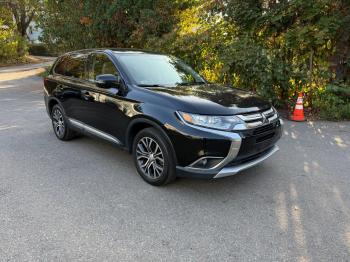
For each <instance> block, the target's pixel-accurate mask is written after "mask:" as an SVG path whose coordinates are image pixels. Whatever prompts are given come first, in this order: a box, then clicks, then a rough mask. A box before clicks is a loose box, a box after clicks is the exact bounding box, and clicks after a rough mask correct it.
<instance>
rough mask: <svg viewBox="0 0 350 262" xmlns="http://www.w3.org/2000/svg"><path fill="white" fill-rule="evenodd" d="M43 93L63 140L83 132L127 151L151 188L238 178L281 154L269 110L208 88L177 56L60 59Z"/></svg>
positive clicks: (112, 53)
mask: <svg viewBox="0 0 350 262" xmlns="http://www.w3.org/2000/svg"><path fill="white" fill-rule="evenodd" d="M44 86H45V87H44V91H45V103H46V108H47V112H48V114H49V115H50V118H51V120H52V125H53V129H54V132H55V134H56V136H57V138H58V139H60V140H70V139H72V138H73V137H75V136H76V135H77V134H79V133H81V134H88V135H94V136H97V137H100V138H103V139H105V140H108V141H110V142H112V143H114V144H116V145H118V146H120V147H122V148H125V149H127V150H128V151H129V152H130V153H132V154H133V157H134V161H135V165H136V169H137V171H138V173H139V174H140V175H141V177H142V178H143V179H144V180H145V181H146V182H148V183H150V184H152V185H163V184H166V183H168V182H170V181H172V180H174V179H175V178H176V176H186V177H188V176H190V177H197V178H219V177H225V176H230V175H234V174H236V173H237V172H239V171H241V170H244V169H246V168H249V167H251V166H254V165H256V164H258V163H260V162H261V161H263V160H265V159H266V158H268V157H269V156H271V155H272V154H273V153H275V152H276V151H277V150H278V147H277V146H276V145H275V143H276V142H277V140H278V139H279V138H280V137H281V126H282V125H283V123H282V120H281V119H280V118H279V115H278V113H277V111H276V110H275V109H274V108H273V107H272V106H271V105H270V103H268V102H266V101H264V100H263V99H261V98H260V97H258V96H256V95H254V94H251V93H249V92H246V91H243V90H239V89H233V88H231V87H227V86H222V85H218V84H212V83H209V82H207V81H206V80H205V79H204V78H203V77H201V76H200V75H199V74H198V73H196V72H195V71H194V70H193V69H192V68H191V67H190V66H188V65H186V64H185V63H184V62H182V61H181V60H180V59H178V58H176V57H173V56H168V55H163V54H158V53H152V52H146V51H142V50H130V49H108V50H106V49H103V50H102V49H93V50H82V51H75V52H70V53H67V54H65V55H63V56H61V57H59V58H58V59H57V60H56V62H55V63H54V65H53V67H52V69H51V70H50V72H49V75H48V76H47V77H45V79H44Z"/></svg>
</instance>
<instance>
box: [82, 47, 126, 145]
mask: <svg viewBox="0 0 350 262" xmlns="http://www.w3.org/2000/svg"><path fill="white" fill-rule="evenodd" d="M103 74H112V75H115V76H118V77H120V74H119V72H118V70H117V68H116V66H115V65H114V63H113V62H112V60H111V59H110V58H109V57H108V56H107V55H106V54H104V53H102V52H94V53H91V54H90V55H89V57H88V67H87V81H88V85H87V88H86V90H85V94H86V96H90V97H92V101H91V102H89V101H86V102H85V118H84V122H85V124H87V125H88V126H90V127H93V128H95V129H97V130H99V131H102V132H104V133H107V134H109V135H111V136H113V137H115V138H117V139H118V140H119V141H123V139H124V131H123V130H124V129H125V125H126V122H127V120H128V117H127V116H126V115H125V110H124V108H125V104H126V103H128V102H127V100H126V97H125V96H126V92H120V91H121V90H119V89H118V88H117V86H116V87H111V88H107V89H105V88H100V87H98V86H97V85H96V77H97V76H99V75H103ZM82 92H84V90H82Z"/></svg>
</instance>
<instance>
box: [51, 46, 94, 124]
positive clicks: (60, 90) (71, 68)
mask: <svg viewBox="0 0 350 262" xmlns="http://www.w3.org/2000/svg"><path fill="white" fill-rule="evenodd" d="M86 60H87V55H86V54H81V53H74V54H70V55H66V56H64V57H62V58H61V60H60V61H59V64H58V65H57V66H56V67H55V68H54V74H53V79H54V81H55V82H56V90H55V96H56V97H57V98H58V99H59V100H60V102H61V104H62V105H63V109H64V111H65V114H66V116H67V117H68V118H72V119H78V120H79V116H80V115H81V113H82V109H83V106H84V105H83V102H84V101H83V100H82V97H81V89H82V88H83V87H84V82H85V81H86V80H85V78H86V70H85V66H86Z"/></svg>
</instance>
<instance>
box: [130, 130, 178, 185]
mask: <svg viewBox="0 0 350 262" xmlns="http://www.w3.org/2000/svg"><path fill="white" fill-rule="evenodd" d="M170 148H171V145H169V143H168V142H167V140H166V139H165V138H164V136H163V134H162V133H161V132H159V131H158V130H157V129H155V128H146V129H144V130H142V131H140V132H139V133H138V134H137V135H136V137H135V139H134V144H133V157H134V162H135V165H136V169H137V171H138V173H139V174H140V176H141V177H142V178H143V179H144V180H145V181H146V182H147V183H149V184H151V185H154V186H160V185H165V184H167V183H169V182H171V181H173V180H174V179H175V178H176V173H175V161H174V157H173V153H172V151H171V150H170Z"/></svg>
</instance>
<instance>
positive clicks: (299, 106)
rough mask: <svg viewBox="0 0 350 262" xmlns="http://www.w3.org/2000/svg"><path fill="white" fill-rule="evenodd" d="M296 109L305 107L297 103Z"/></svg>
mask: <svg viewBox="0 0 350 262" xmlns="http://www.w3.org/2000/svg"><path fill="white" fill-rule="evenodd" d="M295 109H304V108H303V105H296V106H295Z"/></svg>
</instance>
